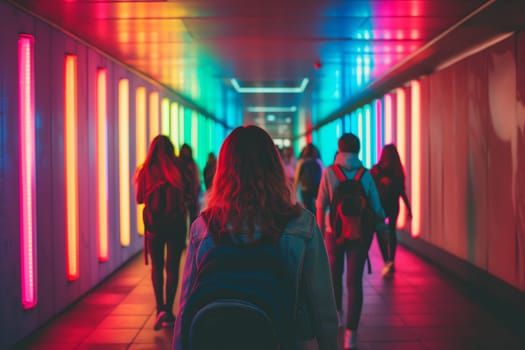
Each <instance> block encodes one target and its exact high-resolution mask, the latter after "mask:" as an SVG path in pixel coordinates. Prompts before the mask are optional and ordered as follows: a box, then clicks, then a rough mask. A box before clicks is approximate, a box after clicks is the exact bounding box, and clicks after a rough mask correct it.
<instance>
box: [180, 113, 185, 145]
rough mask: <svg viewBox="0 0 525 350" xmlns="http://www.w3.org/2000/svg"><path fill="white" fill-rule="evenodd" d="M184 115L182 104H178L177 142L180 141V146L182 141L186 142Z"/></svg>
mask: <svg viewBox="0 0 525 350" xmlns="http://www.w3.org/2000/svg"><path fill="white" fill-rule="evenodd" d="M184 115H185V111H184V106H179V122H180V127H179V142H180V144H181V146H182V145H183V144H184V143H186V138H185V137H184V136H185V132H186V130H185V129H184Z"/></svg>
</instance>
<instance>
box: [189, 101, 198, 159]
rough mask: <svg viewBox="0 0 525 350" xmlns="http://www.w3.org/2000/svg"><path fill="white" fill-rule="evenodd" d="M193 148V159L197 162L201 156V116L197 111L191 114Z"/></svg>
mask: <svg viewBox="0 0 525 350" xmlns="http://www.w3.org/2000/svg"><path fill="white" fill-rule="evenodd" d="M190 127H191V140H190V142H191V148H192V153H193V159H195V160H197V159H198V155H199V114H198V113H197V112H195V111H192V113H191V125H190Z"/></svg>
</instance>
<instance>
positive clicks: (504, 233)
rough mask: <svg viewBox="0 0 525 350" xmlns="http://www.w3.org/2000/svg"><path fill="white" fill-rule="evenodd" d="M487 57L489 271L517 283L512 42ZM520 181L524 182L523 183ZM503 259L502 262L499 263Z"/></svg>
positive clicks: (506, 43) (503, 44) (514, 64)
mask: <svg viewBox="0 0 525 350" xmlns="http://www.w3.org/2000/svg"><path fill="white" fill-rule="evenodd" d="M487 54H488V55H489V57H488V60H489V61H488V89H489V91H488V94H489V111H490V119H489V129H488V135H487V136H488V137H487V139H488V146H489V147H488V167H487V169H488V198H487V199H488V203H489V207H490V213H489V216H488V230H489V236H488V237H489V240H488V257H489V261H488V263H489V264H488V270H489V272H490V273H492V274H494V275H496V276H498V277H499V278H501V279H503V280H505V281H507V282H509V283H516V277H517V276H516V267H517V266H516V261H517V258H516V249H515V247H516V208H515V205H516V199H515V193H516V190H517V177H516V176H517V172H516V170H517V159H516V156H517V128H516V100H515V98H516V62H515V58H514V41H513V40H506V41H504V42H503V43H501V44H498V45H497V46H496V47H494V48H492V49H490V50H489V51H488V53H487ZM522 181H523V180H522ZM502 257H505V259H502Z"/></svg>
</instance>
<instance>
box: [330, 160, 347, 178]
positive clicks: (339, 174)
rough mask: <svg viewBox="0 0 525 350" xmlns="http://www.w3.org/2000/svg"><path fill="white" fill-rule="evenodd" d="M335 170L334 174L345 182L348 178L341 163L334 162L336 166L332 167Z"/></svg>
mask: <svg viewBox="0 0 525 350" xmlns="http://www.w3.org/2000/svg"><path fill="white" fill-rule="evenodd" d="M332 169H333V171H334V174H335V176H336V177H337V179H338V180H339V182H343V181H345V180H346V175H345V173H344V172H343V169H341V167H340V166H339V165H336V164H334V166H333V167H332Z"/></svg>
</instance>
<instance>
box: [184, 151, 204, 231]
mask: <svg viewBox="0 0 525 350" xmlns="http://www.w3.org/2000/svg"><path fill="white" fill-rule="evenodd" d="M179 158H180V159H181V161H182V164H183V176H184V179H185V181H186V183H187V184H188V191H187V192H186V194H185V196H186V206H187V207H188V211H189V216H190V223H191V222H193V220H195V218H196V217H197V215H198V214H199V210H200V208H199V197H200V194H201V176H200V172H199V167H198V166H197V163H196V162H195V160H193V152H192V150H191V147H190V145H188V144H186V143H185V144H183V145H182V146H181V147H180V152H179Z"/></svg>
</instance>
